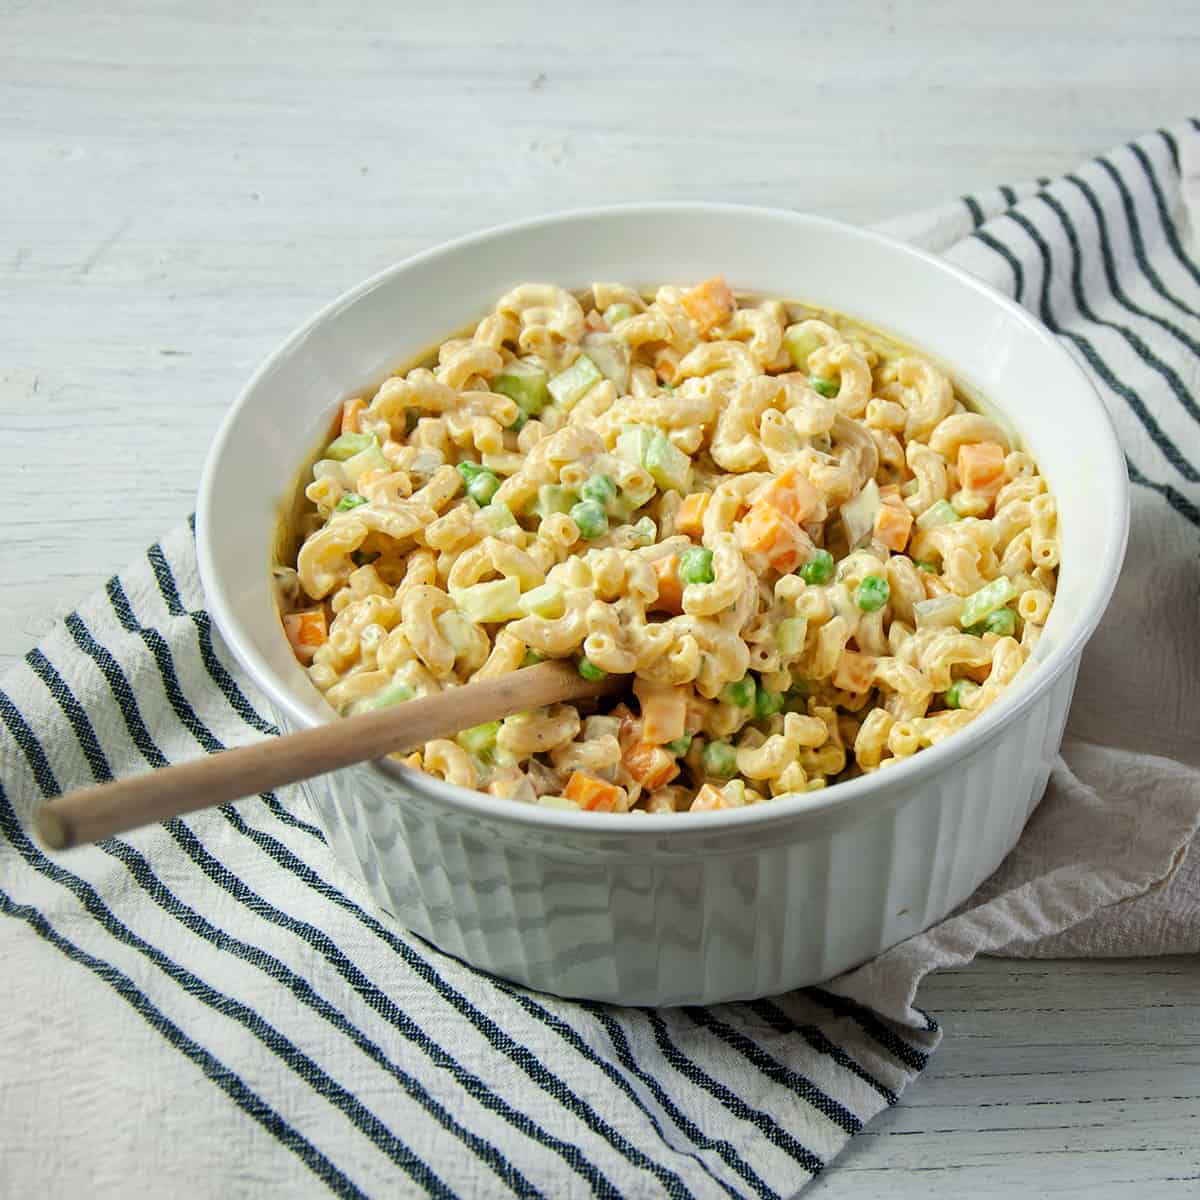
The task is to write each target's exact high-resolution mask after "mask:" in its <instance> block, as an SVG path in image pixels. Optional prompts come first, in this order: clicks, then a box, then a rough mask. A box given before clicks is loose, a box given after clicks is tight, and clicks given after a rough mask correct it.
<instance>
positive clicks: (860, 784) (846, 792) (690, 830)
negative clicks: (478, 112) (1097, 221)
mask: <svg viewBox="0 0 1200 1200" xmlns="http://www.w3.org/2000/svg"><path fill="white" fill-rule="evenodd" d="M665 213H679V214H680V215H701V216H703V215H712V216H721V217H734V218H736V217H755V218H765V219H768V220H774V221H783V222H790V223H794V224H797V225H804V226H808V227H814V226H815V227H817V228H826V229H829V230H831V231H835V230H836V231H837V233H838V234H839V235H842V236H846V235H849V236H851V237H854V238H858V239H861V240H862V241H863V242H866V243H869V244H874V245H878V246H881V247H886V248H887V250H888V251H890V252H897V251H899V252H900V253H901V254H903V255H907V256H908V257H910V258H911V259H913V260H914V261H916V262H920V263H922V264H924V265H925V266H928V267H931V268H933V269H934V270H935V271H938V272H941V273H943V274H945V275H948V276H950V277H952V278H954V279H955V280H957V281H958V282H959V283H960V284H962V285H965V286H967V287H969V288H971V289H973V290H974V291H976V292H977V293H979V294H980V295H981V296H983V297H984V298H985V299H986V300H988V301H990V302H991V303H992V304H994V305H997V306H999V307H1000V308H1002V309H1003V310H1005V311H1006V312H1007V313H1008V315H1009V316H1010V317H1011V318H1013V319H1014V320H1015V321H1017V322H1018V323H1019V324H1021V325H1023V326H1024V327H1025V328H1026V330H1027V331H1028V332H1029V333H1030V334H1032V335H1033V336H1034V337H1035V338H1037V340H1038V341H1040V342H1041V343H1042V344H1043V346H1044V347H1045V348H1046V349H1047V350H1048V351H1049V352H1050V353H1051V354H1053V355H1055V356H1057V357H1058V358H1059V359H1060V360H1061V361H1062V362H1063V363H1064V364H1065V365H1067V366H1068V367H1069V372H1070V373H1071V374H1072V375H1073V376H1074V377H1075V378H1076V379H1077V380H1078V382H1079V384H1080V386H1081V388H1083V389H1084V390H1085V391H1086V395H1087V397H1088V402H1089V404H1090V405H1091V406H1092V407H1093V409H1094V418H1095V420H1096V421H1097V423H1098V425H1099V426H1100V428H1098V429H1097V433H1098V434H1100V433H1101V429H1102V430H1103V434H1102V436H1103V437H1104V440H1106V441H1107V442H1108V449H1109V451H1110V453H1111V458H1112V462H1111V463H1107V464H1097V465H1098V466H1100V467H1102V468H1105V469H1106V475H1107V482H1109V483H1110V484H1112V485H1114V486H1111V487H1109V488H1107V489H1105V493H1104V494H1106V495H1108V496H1109V498H1110V504H1109V507H1110V509H1111V512H1110V517H1111V522H1110V528H1111V529H1112V530H1113V531H1114V532H1113V536H1111V537H1110V538H1109V539H1108V543H1107V546H1106V548H1105V553H1104V556H1103V558H1102V559H1100V560H1098V561H1097V562H1096V563H1095V566H1094V572H1095V573H1094V578H1095V579H1096V580H1097V583H1096V584H1095V586H1094V587H1093V590H1092V592H1091V595H1090V600H1089V602H1088V604H1087V606H1086V608H1085V610H1084V612H1083V614H1082V615H1081V616H1080V617H1078V618H1077V619H1076V620H1075V622H1074V623H1073V624H1072V625H1070V626H1069V627H1068V629H1067V631H1066V632H1065V636H1064V637H1063V640H1062V642H1061V644H1060V645H1059V646H1058V647H1056V648H1055V649H1054V650H1053V651H1052V653H1051V654H1050V655H1049V657H1048V658H1047V659H1046V661H1045V662H1043V663H1040V664H1038V666H1037V669H1036V671H1034V672H1031V673H1030V674H1028V675H1024V673H1022V674H1023V678H1022V679H1021V680H1020V684H1019V686H1018V687H1017V688H1015V689H1014V690H1013V691H1012V692H1011V693H1006V694H1005V695H1003V696H1002V697H1001V698H1000V699H999V700H997V701H996V703H995V704H993V705H992V706H991V707H990V708H989V709H988V710H987V712H985V713H983V714H982V715H980V716H979V717H978V718H977V719H976V720H974V721H972V722H971V723H970V724H969V725H968V726H966V728H964V729H960V730H958V731H956V732H955V734H954V736H952V737H949V738H946V739H945V740H944V741H942V742H939V743H938V744H937V745H936V746H930V747H927V748H926V749H924V750H922V751H921V752H920V753H919V754H914V755H912V756H910V757H909V758H907V759H905V760H903V761H901V762H898V763H896V765H895V766H893V767H890V768H889V769H888V770H887V771H876V772H872V773H871V774H869V775H862V776H859V777H858V778H856V779H851V780H846V781H844V782H842V783H838V784H835V785H833V786H831V787H827V788H822V789H820V790H818V791H816V792H808V793H796V794H792V795H789V796H780V797H775V798H773V799H772V800H771V802H770V803H764V804H755V805H750V806H747V807H744V808H735V809H718V810H715V811H712V812H701V813H691V812H689V813H686V814H685V813H646V812H638V813H593V812H582V811H572V810H568V809H555V808H549V807H545V806H542V805H534V804H503V803H498V802H497V801H496V799H495V797H492V796H489V795H487V794H485V793H482V792H476V791H469V790H468V789H466V788H461V787H458V786H457V785H454V784H450V783H446V782H445V781H443V780H438V779H435V778H433V777H432V776H426V775H422V774H420V773H419V772H415V771H412V770H411V769H410V768H407V767H404V766H402V765H401V764H400V763H399V762H395V761H392V760H387V759H379V760H375V761H373V762H370V763H366V764H362V765H365V766H367V767H369V768H370V769H372V770H375V771H377V772H379V773H380V774H382V775H384V776H386V777H387V778H388V779H389V780H391V781H392V782H393V783H395V784H396V786H397V787H398V789H400V790H402V791H407V792H409V793H412V792H416V793H417V794H418V795H420V796H422V797H429V798H431V799H434V800H436V801H438V802H440V803H442V804H444V805H445V806H446V807H447V808H449V809H453V810H456V811H457V812H459V813H460V814H462V815H463V816H466V817H469V818H473V819H476V820H483V821H487V822H492V823H496V824H503V825H521V826H526V827H528V828H531V829H537V830H540V831H545V832H553V833H562V834H570V835H573V836H574V837H589V836H595V837H603V836H614V835H631V834H632V835H641V836H642V837H648V836H653V837H656V838H657V837H661V836H663V835H665V834H667V833H670V835H671V836H672V838H673V839H676V840H678V839H687V838H689V837H692V836H699V837H705V836H708V835H711V834H713V833H718V832H723V831H726V830H734V829H737V830H742V829H751V828H759V827H762V826H764V825H770V824H776V823H780V822H787V823H791V822H796V821H802V820H804V819H805V818H815V817H818V816H821V815H827V814H829V813H830V812H831V811H832V810H835V809H842V810H847V809H850V810H853V809H855V808H862V807H863V805H862V801H863V799H864V797H867V796H869V795H871V794H872V793H874V792H878V791H883V790H885V789H890V788H892V787H896V788H897V789H900V788H905V787H906V786H910V785H911V784H913V783H914V781H916V780H918V779H919V778H920V777H921V776H922V775H926V774H928V775H933V774H937V773H939V772H940V771H942V770H943V769H945V768H946V767H948V766H950V765H952V764H953V763H954V762H956V761H957V760H959V759H960V758H963V757H965V756H966V755H968V754H969V753H972V752H973V751H974V750H976V749H978V748H980V747H981V746H982V745H984V744H985V743H987V742H990V741H991V740H992V739H993V738H994V737H996V736H999V734H1000V733H1001V732H1002V731H1003V730H1004V728H1005V727H1006V726H1008V725H1009V724H1011V723H1012V722H1013V721H1014V720H1016V719H1017V717H1018V716H1019V715H1020V714H1021V713H1022V712H1023V711H1025V710H1026V709H1028V708H1029V707H1030V706H1032V705H1033V704H1034V703H1035V702H1036V701H1037V699H1038V698H1039V697H1040V696H1041V695H1043V694H1044V693H1045V692H1046V691H1047V690H1048V689H1049V688H1050V687H1051V686H1052V684H1053V683H1054V682H1055V680H1057V679H1058V677H1059V676H1060V675H1061V674H1062V673H1063V671H1065V670H1066V669H1068V667H1070V666H1071V664H1072V662H1074V661H1076V660H1077V659H1078V658H1079V657H1080V655H1081V654H1082V651H1083V647H1084V645H1085V644H1086V643H1087V641H1088V639H1089V638H1090V637H1091V636H1092V634H1093V633H1094V632H1095V629H1096V627H1097V625H1099V623H1100V620H1101V618H1102V617H1103V615H1104V611H1105V609H1106V608H1107V607H1108V603H1109V601H1110V599H1111V598H1112V593H1113V591H1114V589H1115V587H1116V583H1117V578H1118V576H1119V573H1120V568H1121V564H1122V562H1123V560H1124V556H1125V548H1126V543H1127V540H1128V536H1129V513H1130V495H1129V477H1128V469H1127V467H1126V463H1125V457H1124V454H1123V453H1122V451H1121V449H1120V443H1119V440H1118V438H1117V433H1116V429H1115V427H1114V425H1113V421H1112V417H1111V415H1110V414H1109V412H1108V409H1107V407H1106V406H1105V404H1104V402H1103V400H1102V399H1101V397H1100V395H1099V393H1098V391H1097V390H1096V386H1095V384H1094V383H1093V381H1092V380H1091V378H1090V377H1089V376H1088V374H1087V373H1086V372H1085V371H1084V370H1083V368H1082V367H1081V366H1080V364H1079V363H1078V362H1076V361H1075V359H1074V358H1073V357H1072V356H1071V354H1070V353H1069V352H1068V351H1067V349H1066V348H1065V347H1064V346H1063V345H1062V343H1061V342H1059V341H1058V339H1057V338H1055V336H1054V335H1053V334H1052V333H1051V332H1050V331H1049V330H1048V329H1047V328H1046V327H1045V326H1044V325H1043V324H1042V323H1041V322H1040V321H1038V320H1037V319H1036V318H1035V317H1034V316H1033V315H1032V314H1031V313H1030V312H1029V311H1028V310H1026V309H1025V308H1023V307H1021V306H1020V305H1019V304H1017V303H1016V302H1015V301H1014V300H1012V299H1011V298H1010V297H1008V296H1006V295H1004V293H1002V292H1000V291H998V290H997V289H996V288H994V287H992V286H991V285H990V284H988V283H985V282H984V281H983V280H982V279H979V278H978V277H977V276H974V275H972V274H970V273H969V272H968V271H966V270H964V269H963V268H961V267H959V266H956V265H955V264H953V263H950V262H947V261H946V260H945V259H943V258H940V257H938V256H937V255H935V254H933V253H931V252H929V251H927V250H924V249H921V248H919V247H917V246H913V245H911V244H910V243H907V242H904V241H902V240H900V239H899V238H895V237H892V236H890V235H888V234H885V233H880V232H879V231H877V230H874V229H864V228H861V227H860V226H857V225H853V224H850V223H848V222H845V221H838V220H835V219H833V218H830V217H822V216H816V215H813V214H809V213H805V212H801V211H797V210H791V209H784V208H774V207H771V206H767V205H749V204H732V203H714V202H706V201H683V202H674V201H644V202H637V201H635V202H630V203H625V204H614V205H598V206H592V207H585V208H572V209H562V210H558V211H555V212H551V213H546V214H542V215H540V216H534V217H526V218H523V219H521V220H517V221H510V222H505V223H503V224H500V225H494V226H490V227H488V228H485V229H482V230H478V231H476V232H473V233H469V234H465V235H463V236H461V237H457V238H452V239H450V240H448V241H444V242H440V243H438V244H437V245H434V246H431V247H429V248H428V249H426V250H422V251H419V252H418V253H416V254H412V255H409V256H407V257H406V258H403V259H401V260H400V261H398V262H396V263H393V264H391V265H390V266H387V267H385V268H383V269H382V270H380V271H377V272H376V273H375V274H373V275H371V276H369V277H368V278H366V279H364V280H362V281H361V282H360V283H357V284H355V285H354V286H352V287H350V288H348V289H347V290H346V291H344V292H342V293H341V294H340V295H339V296H337V297H336V298H335V299H333V300H331V301H330V302H329V303H328V304H326V305H324V306H323V307H322V308H320V309H319V310H318V311H317V312H316V313H315V314H313V315H312V316H311V317H309V318H308V319H307V320H306V321H304V322H302V323H301V324H300V325H299V326H298V327H297V328H296V329H295V330H294V331H293V332H292V333H291V334H290V335H289V336H288V337H287V338H286V339H285V340H284V341H283V342H282V343H281V344H280V345H279V346H278V347H277V348H276V349H275V350H274V351H272V352H271V353H270V354H269V355H268V356H267V357H266V358H265V359H264V360H263V361H262V363H260V364H259V366H258V367H257V369H256V370H255V371H254V373H253V374H252V375H251V376H250V378H249V380H248V381H247V382H246V384H245V385H244V386H243V388H242V389H241V391H240V392H239V394H238V396H237V398H236V399H235V400H234V402H233V403H232V404H231V405H230V407H229V409H228V410H227V412H226V413H225V415H224V417H223V418H222V420H221V423H220V425H219V426H218V429H217V432H216V435H215V436H214V438H213V441H212V444H211V446H210V448H209V451H208V454H207V456H206V458H205V462H204V467H203V470H202V473H201V480H200V488H199V493H198V497H197V504H196V530H195V532H196V552H197V563H198V568H199V574H200V580H201V584H202V586H203V588H204V593H205V597H206V600H207V603H208V607H209V609H210V612H211V614H212V618H213V620H214V621H215V623H216V625H217V628H218V630H219V631H220V633H221V636H222V638H223V639H224V640H225V642H226V644H227V645H228V646H229V647H230V649H231V651H232V652H233V654H234V656H235V658H236V659H237V660H238V662H239V663H240V664H241V666H242V667H243V668H244V669H245V670H246V671H247V673H248V674H249V675H250V677H251V678H252V679H253V681H254V682H255V684H256V685H257V686H258V687H259V688H261V689H262V690H263V691H264V692H265V693H266V695H267V697H268V699H269V701H270V702H271V704H272V705H273V706H275V707H276V709H277V710H282V711H283V713H284V714H286V716H287V718H288V719H290V720H291V721H292V722H294V723H295V724H296V725H297V726H298V727H300V728H311V727H313V726H315V725H317V724H322V723H324V722H325V721H326V720H328V721H335V720H340V719H341V718H340V717H339V716H338V715H337V714H336V713H335V712H333V710H332V709H331V710H330V713H329V716H328V718H325V717H322V719H321V720H317V719H315V718H314V717H313V715H312V714H310V713H309V712H308V711H306V710H305V709H304V708H303V707H301V706H300V705H299V704H298V703H297V702H296V701H295V700H294V699H293V697H292V696H291V694H290V691H289V689H288V688H287V687H286V686H285V685H283V684H282V683H281V682H280V681H279V680H278V679H277V677H276V676H275V674H274V672H273V671H272V669H271V668H270V666H269V664H268V663H267V662H266V661H265V659H264V658H263V657H262V655H260V653H259V652H258V651H257V649H256V648H255V647H254V645H253V640H252V638H251V637H250V636H249V635H248V634H247V632H246V631H245V630H244V628H243V627H242V624H241V622H240V620H239V618H238V616H237V613H236V609H235V607H234V605H233V604H232V603H231V602H230V597H229V595H228V593H227V591H226V589H225V587H224V585H223V583H222V580H221V578H220V575H219V572H218V571H217V568H216V562H215V558H214V555H213V549H212V540H211V536H210V534H211V527H212V508H213V503H214V499H215V495H216V490H217V476H218V474H219V464H220V462H221V458H222V452H223V450H224V448H225V445H226V443H227V441H228V439H229V438H230V437H231V436H232V434H233V432H234V426H235V425H236V423H237V421H238V418H239V416H240V414H241V412H242V410H243V408H245V407H246V406H248V405H249V404H250V403H251V402H252V399H253V396H254V394H255V392H256V391H257V389H258V387H259V385H260V383H261V382H262V380H263V379H264V378H265V377H267V376H268V375H269V374H270V373H271V372H272V371H273V370H274V369H275V367H276V365H277V363H279V362H280V361H281V360H283V359H285V358H286V357H287V356H288V355H290V354H291V353H292V352H293V351H294V350H295V349H296V348H297V347H298V346H300V345H302V344H303V342H304V341H305V339H306V338H307V337H308V336H309V334H310V333H311V332H312V331H313V330H314V329H316V328H317V327H318V326H320V325H322V324H324V323H325V322H326V321H328V320H330V319H331V318H333V317H335V316H336V315H337V314H338V313H340V312H341V311H342V310H343V309H345V308H348V307H350V306H351V305H353V304H354V303H355V302H356V301H357V300H359V298H360V297H362V296H364V295H366V294H368V293H369V292H371V291H373V290H374V289H375V288H377V287H379V286H380V285H381V284H383V283H386V282H387V281H389V280H391V279H392V278H393V277H395V276H397V275H400V274H403V273H404V272H406V271H408V270H410V269H411V268H413V267H414V266H417V265H418V264H424V263H428V262H432V261H436V260H437V259H438V258H440V257H443V256H446V255H450V254H458V253H461V252H462V251H463V250H469V249H470V248H471V247H472V246H475V245H479V244H481V243H484V242H489V241H493V240H499V239H503V238H505V237H507V236H510V235H512V234H516V233H520V232H523V231H527V230H531V229H536V228H539V227H549V226H555V225H561V224H571V223H575V222H585V221H589V220H596V219H620V218H632V219H636V218H638V217H641V216H645V215H662V214H665ZM852 315H853V314H852ZM1109 468H1115V469H1109ZM414 776H416V778H414ZM846 815H848V816H850V817H851V818H853V817H854V816H855V814H854V813H853V812H850V813H847V814H846Z"/></svg>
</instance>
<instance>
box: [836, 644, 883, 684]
mask: <svg viewBox="0 0 1200 1200" xmlns="http://www.w3.org/2000/svg"><path fill="white" fill-rule="evenodd" d="M874 678H875V660H874V659H873V658H872V657H871V656H870V655H869V654H859V653H857V652H856V651H854V650H843V651H842V657H841V658H840V659H839V660H838V665H837V670H836V671H834V673H833V686H834V687H838V688H841V689H842V690H843V691H847V692H869V691H870V690H871V683H872V681H873V680H874Z"/></svg>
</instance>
